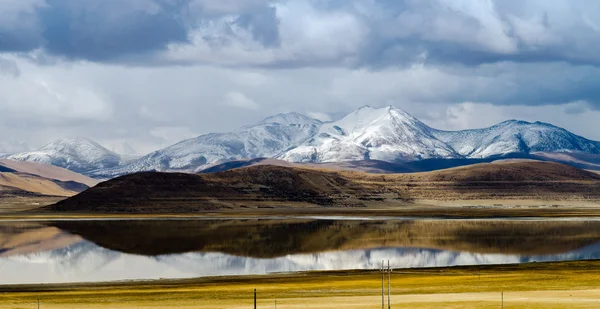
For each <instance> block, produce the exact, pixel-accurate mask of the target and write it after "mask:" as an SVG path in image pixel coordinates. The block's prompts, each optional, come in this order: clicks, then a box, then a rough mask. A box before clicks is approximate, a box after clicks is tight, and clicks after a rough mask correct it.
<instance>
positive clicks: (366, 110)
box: [279, 106, 460, 162]
mask: <svg viewBox="0 0 600 309" xmlns="http://www.w3.org/2000/svg"><path fill="white" fill-rule="evenodd" d="M433 131H434V130H432V129H431V128H430V127H428V126H427V125H425V124H424V123H422V122H421V121H419V120H418V119H416V118H415V117H413V116H411V115H409V114H408V113H406V112H404V111H402V110H399V109H396V108H394V107H391V106H388V107H385V108H379V109H377V108H373V107H370V106H364V107H361V108H359V109H358V110H356V111H354V112H352V113H350V114H348V115H347V116H346V117H344V118H342V119H340V120H338V121H335V122H330V123H326V124H323V125H322V126H321V128H320V129H319V131H318V132H317V134H316V135H315V136H314V137H312V138H311V139H310V140H308V141H306V142H305V143H303V144H302V145H300V146H298V147H296V148H294V149H291V150H289V151H287V152H286V153H284V154H282V155H281V156H279V159H283V160H287V161H292V162H339V161H358V160H369V159H373V160H382V161H406V160H418V159H429V158H457V157H460V155H458V154H457V153H456V152H455V151H454V149H452V147H450V146H449V145H448V144H446V143H444V142H442V141H440V140H439V139H437V138H436V137H435V136H434V135H433Z"/></svg>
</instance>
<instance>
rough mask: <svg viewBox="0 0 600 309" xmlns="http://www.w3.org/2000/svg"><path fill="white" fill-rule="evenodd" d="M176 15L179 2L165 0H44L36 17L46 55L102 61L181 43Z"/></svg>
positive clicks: (182, 29) (181, 26)
mask: <svg viewBox="0 0 600 309" xmlns="http://www.w3.org/2000/svg"><path fill="white" fill-rule="evenodd" d="M179 12H180V5H179V4H177V3H175V4H169V3H166V2H164V1H121V0H103V1H97V0H77V1H72V0H47V6H46V7H43V8H40V9H38V12H37V14H38V17H39V20H40V23H41V24H42V25H43V29H42V37H43V40H44V42H45V43H44V45H43V46H44V48H45V49H46V51H48V52H49V53H52V54H55V55H60V56H64V57H67V58H76V59H87V60H92V61H96V60H97V61H105V60H110V59H114V58H119V57H120V56H124V55H129V54H136V53H142V54H143V53H148V52H152V51H156V50H161V49H163V48H164V47H165V46H166V45H167V44H169V43H171V42H184V41H186V40H187V27H186V25H185V22H184V21H183V19H182V18H181V17H180V16H178V14H179Z"/></svg>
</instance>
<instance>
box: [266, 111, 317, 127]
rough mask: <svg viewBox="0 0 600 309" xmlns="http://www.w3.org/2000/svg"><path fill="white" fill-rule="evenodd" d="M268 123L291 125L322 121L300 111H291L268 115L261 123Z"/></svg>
mask: <svg viewBox="0 0 600 309" xmlns="http://www.w3.org/2000/svg"><path fill="white" fill-rule="evenodd" d="M267 123H277V124H281V125H291V124H320V123H321V121H320V120H317V119H314V118H310V117H308V116H305V115H303V114H300V113H296V112H291V113H282V114H277V115H275V116H271V117H267V118H265V119H264V120H263V121H261V122H260V123H259V124H267Z"/></svg>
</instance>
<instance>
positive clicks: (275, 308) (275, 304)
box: [275, 300, 277, 309]
mask: <svg viewBox="0 0 600 309" xmlns="http://www.w3.org/2000/svg"><path fill="white" fill-rule="evenodd" d="M275 309H277V300H275Z"/></svg>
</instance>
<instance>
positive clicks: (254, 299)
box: [254, 289, 256, 309]
mask: <svg viewBox="0 0 600 309" xmlns="http://www.w3.org/2000/svg"><path fill="white" fill-rule="evenodd" d="M254 309H256V289H254Z"/></svg>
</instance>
